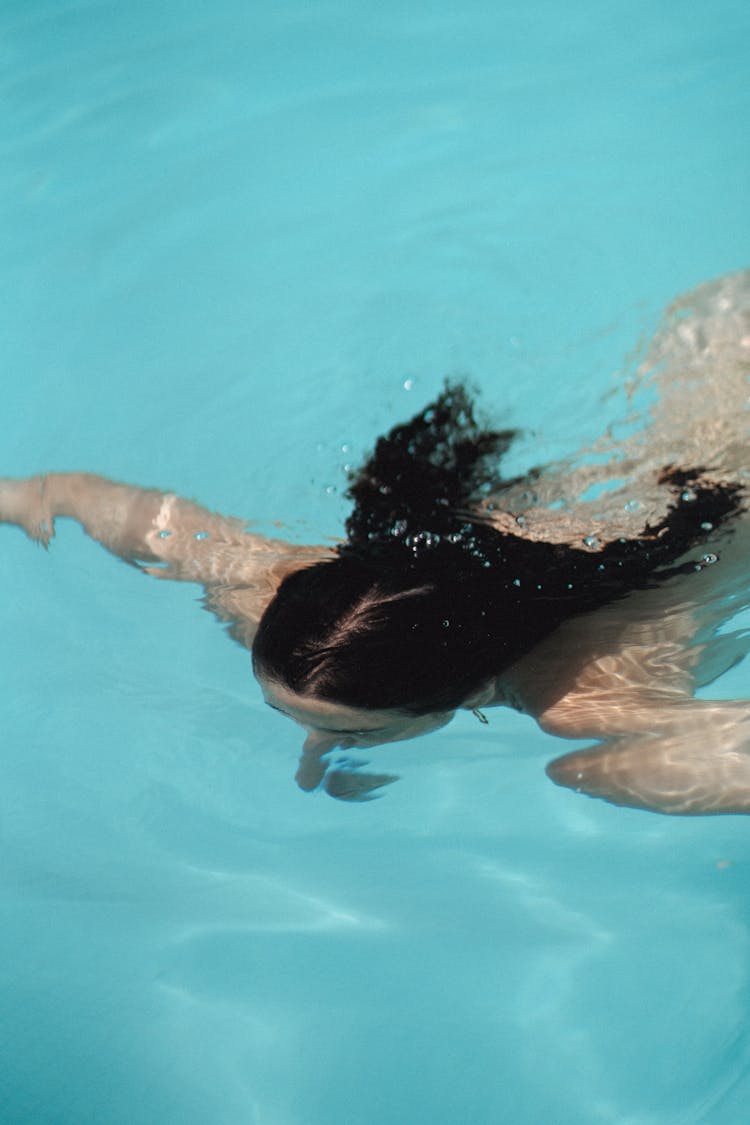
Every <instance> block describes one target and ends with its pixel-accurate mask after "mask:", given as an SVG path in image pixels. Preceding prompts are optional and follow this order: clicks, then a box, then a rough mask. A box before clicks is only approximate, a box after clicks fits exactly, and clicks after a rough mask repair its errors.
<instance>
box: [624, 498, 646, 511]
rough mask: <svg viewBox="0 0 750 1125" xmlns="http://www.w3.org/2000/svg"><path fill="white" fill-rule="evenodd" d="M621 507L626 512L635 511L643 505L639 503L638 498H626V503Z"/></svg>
mask: <svg viewBox="0 0 750 1125" xmlns="http://www.w3.org/2000/svg"><path fill="white" fill-rule="evenodd" d="M623 507H624V510H625V511H626V512H637V511H638V509H639V508H642V507H643V505H642V504H641V502H640V500H628V502H627V504H625V505H624V506H623Z"/></svg>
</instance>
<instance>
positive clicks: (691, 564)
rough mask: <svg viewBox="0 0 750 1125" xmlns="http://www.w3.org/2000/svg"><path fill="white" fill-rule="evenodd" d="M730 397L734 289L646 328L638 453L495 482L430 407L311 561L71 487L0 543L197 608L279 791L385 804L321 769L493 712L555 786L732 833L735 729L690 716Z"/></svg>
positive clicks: (739, 769) (710, 628)
mask: <svg viewBox="0 0 750 1125" xmlns="http://www.w3.org/2000/svg"><path fill="white" fill-rule="evenodd" d="M749 373H750V273H743V274H736V275H733V276H730V277H726V278H723V279H720V280H719V281H717V282H713V283H710V284H707V285H704V286H702V287H700V288H699V289H697V290H696V291H695V292H693V293H691V294H688V295H687V296H686V297H684V298H682V299H681V300H680V301H678V302H676V303H675V305H673V306H672V308H671V309H670V310H669V311H668V313H667V316H666V318H665V321H664V324H663V325H662V328H661V330H660V331H659V333H658V334H657V336H656V338H655V341H654V343H653V344H652V347H651V349H650V352H649V355H648V356H647V359H646V361H645V363H644V364H643V365H642V367H641V368H640V380H641V382H642V383H646V384H648V383H653V384H654V386H655V387H656V389H657V391H658V394H659V399H658V402H657V404H656V406H655V407H653V408H652V410H651V412H650V418H649V419H648V422H647V425H646V426H645V427H644V428H643V429H641V430H639V431H638V432H636V433H634V434H632V435H631V436H630V437H628V438H626V439H625V440H623V441H621V442H619V443H615V442H614V441H613V440H612V439H610V438H607V439H603V440H602V441H601V442H599V443H597V445H596V446H595V447H594V448H592V449H590V450H585V451H583V453H582V454H581V455H579V457H578V458H576V459H574V460H573V461H570V462H566V463H563V464H559V465H556V466H552V467H549V468H545V469H544V470H543V471H542V470H534V471H532V472H531V473H529V474H527V475H526V476H524V477H523V478H522V479H521V478H516V479H513V480H504V479H503V478H502V476H501V473H500V460H501V458H502V455H503V454H504V453H505V452H506V450H507V449H508V447H509V445H510V444H511V442H512V440H513V437H514V434H513V432H512V431H507V430H506V431H496V430H491V429H487V428H483V427H481V426H480V425H479V424H478V423H477V421H476V420H475V417H474V412H473V405H472V402H471V398H470V396H469V394H468V393H467V391H466V390H465V388H464V387H462V386H461V385H455V386H447V387H446V389H445V391H444V392H443V393H442V394H441V395H440V396H439V398H438V399H437V400H436V401H435V402H434V403H432V404H431V405H430V406H429V407H427V408H426V409H425V410H423V411H422V412H421V413H420V414H418V415H417V416H416V417H415V418H413V419H412V420H411V421H410V422H408V423H407V424H405V425H403V426H398V427H396V428H395V429H394V430H392V431H391V432H390V433H389V434H388V435H387V436H386V437H384V438H381V439H380V440H379V441H378V443H377V445H376V447H375V450H374V452H373V454H372V455H371V456H370V458H369V459H368V460H367V462H366V463H365V465H364V466H363V467H362V468H361V469H360V470H359V472H357V473H355V474H353V477H352V480H351V485H350V490H349V495H350V498H351V499H352V501H353V510H352V513H351V515H350V517H349V519H348V521H347V524H346V539H345V540H344V541H343V542H342V543H340V544H338V545H337V546H335V547H314V546H296V545H292V544H289V543H286V542H283V541H281V540H273V539H268V538H265V537H262V536H259V535H255V534H251V533H249V532H248V531H247V530H246V529H245V525H244V524H243V522H242V521H241V520H238V519H231V518H227V517H224V516H220V515H216V514H213V513H210V512H208V511H206V510H205V509H203V508H201V507H199V506H198V505H196V504H194V503H192V502H190V501H187V500H183V499H180V498H179V497H177V496H175V495H173V494H171V493H163V492H159V491H156V490H151V489H140V488H136V487H132V486H129V485H123V484H116V483H113V482H110V481H107V480H105V479H103V478H101V477H97V476H93V475H89V474H83V473H51V474H46V475H43V476H37V477H32V478H29V479H28V480H10V479H4V480H0V520H2V521H5V522H8V523H15V524H18V525H19V526H21V527H23V528H24V529H25V530H26V532H27V533H28V534H29V535H30V536H31V538H33V539H35V540H37V541H39V542H41V543H43V544H44V545H45V546H46V545H47V544H48V542H49V540H50V538H51V536H52V535H53V531H54V519H55V517H56V516H68V517H71V518H73V519H76V520H78V521H79V522H80V523H81V524H82V525H83V527H84V529H85V530H86V532H87V533H88V534H89V535H90V536H92V537H93V538H94V539H96V540H98V541H99V542H100V543H101V544H102V545H103V546H104V547H106V548H107V549H108V550H110V551H112V552H113V553H114V554H116V555H118V556H119V557H120V558H123V559H125V560H126V561H128V562H130V563H132V564H134V565H136V566H138V567H139V568H141V569H142V570H143V571H144V572H145V573H147V574H151V575H154V576H156V577H159V578H170V579H178V580H182V581H192V582H198V583H201V584H202V585H203V587H204V590H205V603H206V605H207V607H208V608H209V609H211V610H212V611H213V612H214V613H215V614H216V615H217V617H218V618H219V619H220V620H222V621H224V622H226V623H227V624H228V626H229V630H230V633H231V634H232V636H233V637H234V638H235V639H236V640H237V641H239V642H240V643H241V644H243V645H245V646H246V647H247V648H249V649H251V650H252V653H253V667H254V671H255V675H256V677H257V679H258V680H259V682H260V685H261V687H262V690H263V693H264V695H265V698H266V701H267V703H269V704H270V706H271V707H273V708H275V709H276V710H279V711H281V712H283V713H284V714H285V715H287V716H288V717H290V718H291V719H293V720H294V721H295V722H297V723H298V724H299V725H300V726H301V727H303V728H304V730H305V732H306V734H307V738H306V741H305V743H304V747H303V751H302V756H301V759H300V764H299V769H298V771H297V782H298V784H299V785H300V786H301V787H302V788H303V789H306V790H310V789H314V788H316V787H318V786H319V785H320V784H321V783H322V784H323V785H324V786H325V788H326V789H327V790H328V791H329V792H330V793H332V794H333V795H335V796H340V797H346V798H362V797H364V796H366V795H367V794H368V793H369V791H371V790H372V789H374V788H377V787H378V786H379V785H382V784H385V783H386V782H388V781H390V780H392V778H390V777H386V776H383V775H375V776H368V775H366V774H363V773H360V772H357V770H356V768H353V769H352V768H350V769H348V770H347V769H343V770H342V769H340V768H336V766H335V765H332V764H331V761H330V757H331V752H332V751H334V750H335V749H337V748H344V749H348V748H351V747H371V746H375V745H378V744H381V743H385V742H393V741H397V740H400V739H407V738H411V737H414V736H416V735H419V734H423V733H425V732H427V731H431V730H434V729H437V728H438V727H441V726H444V725H445V724H446V723H448V722H450V720H451V718H452V717H453V715H454V714H455V712H456V711H457V710H458V709H460V708H468V709H470V710H474V711H476V713H477V715H478V717H480V718H483V714H482V710H480V709H485V708H488V707H492V706H499V705H509V706H512V707H514V708H516V709H518V710H520V711H524V712H526V713H527V714H529V715H532V716H533V717H534V718H536V719H537V721H538V722H539V724H540V725H541V726H542V727H543V729H545V730H547V731H550V732H552V733H554V734H558V735H561V736H563V737H566V738H576V739H578V738H592V739H596V740H599V745H597V746H595V747H593V748H591V749H588V750H583V751H575V752H574V753H572V754H566V755H565V756H563V757H562V758H559V759H557V760H556V761H554V762H553V763H551V765H550V766H549V767H548V773H549V775H550V776H551V777H552V778H553V780H554V781H556V782H558V783H559V784H562V785H566V786H569V787H571V788H574V789H576V790H579V791H582V792H585V793H589V794H591V795H595V796H600V797H604V798H606V799H607V800H610V801H612V802H614V803H616V804H624V805H631V806H634V807H638V808H645V809H651V810H654V811H660V812H666V813H682V814H688V813H692V814H697V813H720V812H724V813H732V812H735V813H736V812H750V704H748V703H747V702H745V701H735V702H733V701H708V700H701V699H695V698H694V697H693V692H694V690H695V689H696V687H698V686H700V685H701V684H704V683H706V682H708V681H709V680H710V679H712V678H714V677H715V676H716V675H718V674H719V673H720V672H721V671H722V670H724V668H725V667H726V666H729V665H730V664H732V663H733V662H736V660H738V659H740V658H741V656H742V655H744V651H743V649H742V645H741V640H740V638H736V639H735V640H734V641H732V640H730V639H727V638H723V639H722V643H721V644H719V643H718V642H716V641H714V640H712V636H713V634H714V633H715V632H716V628H717V626H718V625H719V624H720V623H721V621H722V620H723V619H724V618H726V617H728V616H729V615H730V614H731V613H732V612H734V611H736V610H737V608H739V607H740V606H742V605H743V604H744V603H743V602H742V600H741V595H742V594H744V593H745V592H746V590H747V581H746V577H745V564H744V560H745V557H746V553H745V549H744V543H745V540H746V539H748V538H749V537H750V532H749V531H748V525H750V521H748V520H747V519H746V518H745V513H746V510H747V488H748V482H750V455H749V454H748V452H747V425H748V419H749V418H750V415H749V414H748V412H747V406H748V401H749V399H748V394H749V393H750V388H749V387H748V374H749ZM709 581H710V583H711V585H710V587H709V586H707V585H706V583H707V582H709Z"/></svg>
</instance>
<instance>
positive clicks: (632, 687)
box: [511, 535, 750, 815]
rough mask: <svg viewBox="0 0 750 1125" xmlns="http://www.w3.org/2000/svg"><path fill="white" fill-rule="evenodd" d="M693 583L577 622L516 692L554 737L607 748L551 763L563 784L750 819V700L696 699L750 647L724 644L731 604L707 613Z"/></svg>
mask: <svg viewBox="0 0 750 1125" xmlns="http://www.w3.org/2000/svg"><path fill="white" fill-rule="evenodd" d="M737 540H738V541H737V542H736V543H735V544H733V549H734V551H735V553H736V554H737V555H738V559H740V560H741V558H742V556H743V555H744V549H743V543H744V535H743V536H742V538H741V537H740V536H739V535H738V536H737ZM729 554H730V552H728V557H727V559H726V566H727V572H726V575H725V577H726V580H727V582H728V583H729V584H730V585H731V577H732V570H733V568H732V560H731V558H730V557H729ZM690 581H691V580H690V579H688V580H683V581H681V582H677V583H672V584H667V586H665V587H663V588H661V589H659V590H651V591H648V592H646V593H644V594H641V595H639V596H638V595H637V596H635V597H633V598H631V599H626V600H624V601H622V602H619V603H616V604H614V605H611V606H608V607H605V609H603V610H601V611H599V612H598V613H594V614H590V615H587V616H586V617H581V618H578V619H575V620H572V621H570V622H568V623H566V625H565V626H563V627H562V628H561V629H560V630H558V632H557V633H556V634H554V635H553V636H552V637H550V638H549V639H548V641H546V642H544V643H543V644H542V645H541V646H539V648H538V649H537V651H536V652H534V653H531V654H529V656H528V657H527V658H524V660H523V661H521V662H520V663H519V665H518V666H517V668H516V669H515V671H514V674H513V676H512V677H511V679H512V680H514V681H515V682H514V683H513V687H514V690H515V692H516V694H517V695H518V696H520V697H521V698H523V699H524V702H525V709H526V710H527V711H528V712H529V713H530V714H532V715H533V716H534V717H535V718H536V719H537V721H538V723H539V725H540V726H541V727H542V729H543V730H545V731H547V732H548V733H550V734H554V735H557V736H559V737H562V738H570V739H596V740H598V745H596V746H591V747H588V748H586V749H582V750H575V751H573V752H572V753H569V754H565V755H563V756H562V757H560V758H557V759H555V760H554V761H553V762H551V763H550V765H549V766H548V767H547V773H548V775H549V776H550V777H551V778H552V780H553V781H555V782H556V783H557V784H558V785H563V786H567V787H568V788H570V789H573V790H575V791H576V792H580V793H585V794H588V795H589V796H592V797H600V798H603V799H604V800H606V801H610V802H611V803H612V804H616V805H627V806H630V807H632V808H639V809H647V810H650V811H653V812H661V813H671V814H673V815H701V814H709V813H750V702H748V701H747V700H708V699H696V698H694V696H693V692H694V691H695V689H696V687H698V686H700V685H701V684H706V683H708V682H711V681H712V680H713V679H715V678H716V676H718V675H720V674H721V672H722V671H725V670H726V669H727V668H729V667H731V666H732V665H733V664H735V663H736V662H737V661H738V660H739V659H741V658H742V656H743V655H744V652H745V651H746V649H747V643H746V642H745V641H742V639H741V638H740V637H739V636H732V635H727V636H718V637H717V636H715V635H714V634H715V628H716V626H717V625H718V624H719V623H720V620H721V613H720V606H721V602H718V603H714V606H713V607H712V606H711V604H710V602H709V604H708V605H702V604H701V603H700V601H699V600H697V599H699V597H700V593H701V590H700V587H698V586H697V585H696V587H695V593H693V591H692V590H691V589H690V588H689V586H688V585H687V583H689V582H690ZM698 581H700V579H699V577H697V576H696V583H697V582H698ZM687 590H689V591H690V595H691V596H690V597H686V591H687ZM706 592H707V591H706ZM696 633H698V639H696Z"/></svg>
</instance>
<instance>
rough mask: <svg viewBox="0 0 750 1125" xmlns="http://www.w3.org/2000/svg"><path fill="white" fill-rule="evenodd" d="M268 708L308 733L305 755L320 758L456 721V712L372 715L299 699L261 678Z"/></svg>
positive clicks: (295, 695) (354, 708)
mask: <svg viewBox="0 0 750 1125" xmlns="http://www.w3.org/2000/svg"><path fill="white" fill-rule="evenodd" d="M258 682H259V683H260V686H261V689H262V691H263V695H264V697H265V700H266V703H267V704H268V706H269V707H273V709H274V710H275V711H280V712H281V714H282V715H286V716H287V718H289V719H293V720H294V722H295V723H298V724H299V725H300V726H301V727H302V728H303V730H305V731H306V732H307V739H306V740H305V745H304V748H303V755H308V756H315V757H317V758H320V757H321V756H322V755H323V754H327V753H328V751H329V750H334V749H335V748H336V747H339V746H340V747H343V748H345V749H348V748H350V747H352V746H362V747H367V746H379V745H380V744H381V743H383V742H399V741H401V740H402V739H406V738H416V737H417V735H419V734H426V733H427V732H428V731H432V730H437V729H438V727H443V726H445V724H446V723H449V722H450V721H451V719H452V718H453V716H454V714H455V712H454V711H442V712H438V713H436V714H434V715H409V714H406V713H405V712H403V711H391V710H386V711H370V710H366V709H364V708H358V707H346V706H344V704H342V703H331V702H330V701H329V700H326V699H313V698H308V697H307V696H302V695H297V694H296V692H293V691H290V690H289V688H286V687H284V686H283V685H282V684H279V683H277V682H276V681H275V680H268V679H266V678H265V677H263V676H258Z"/></svg>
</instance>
